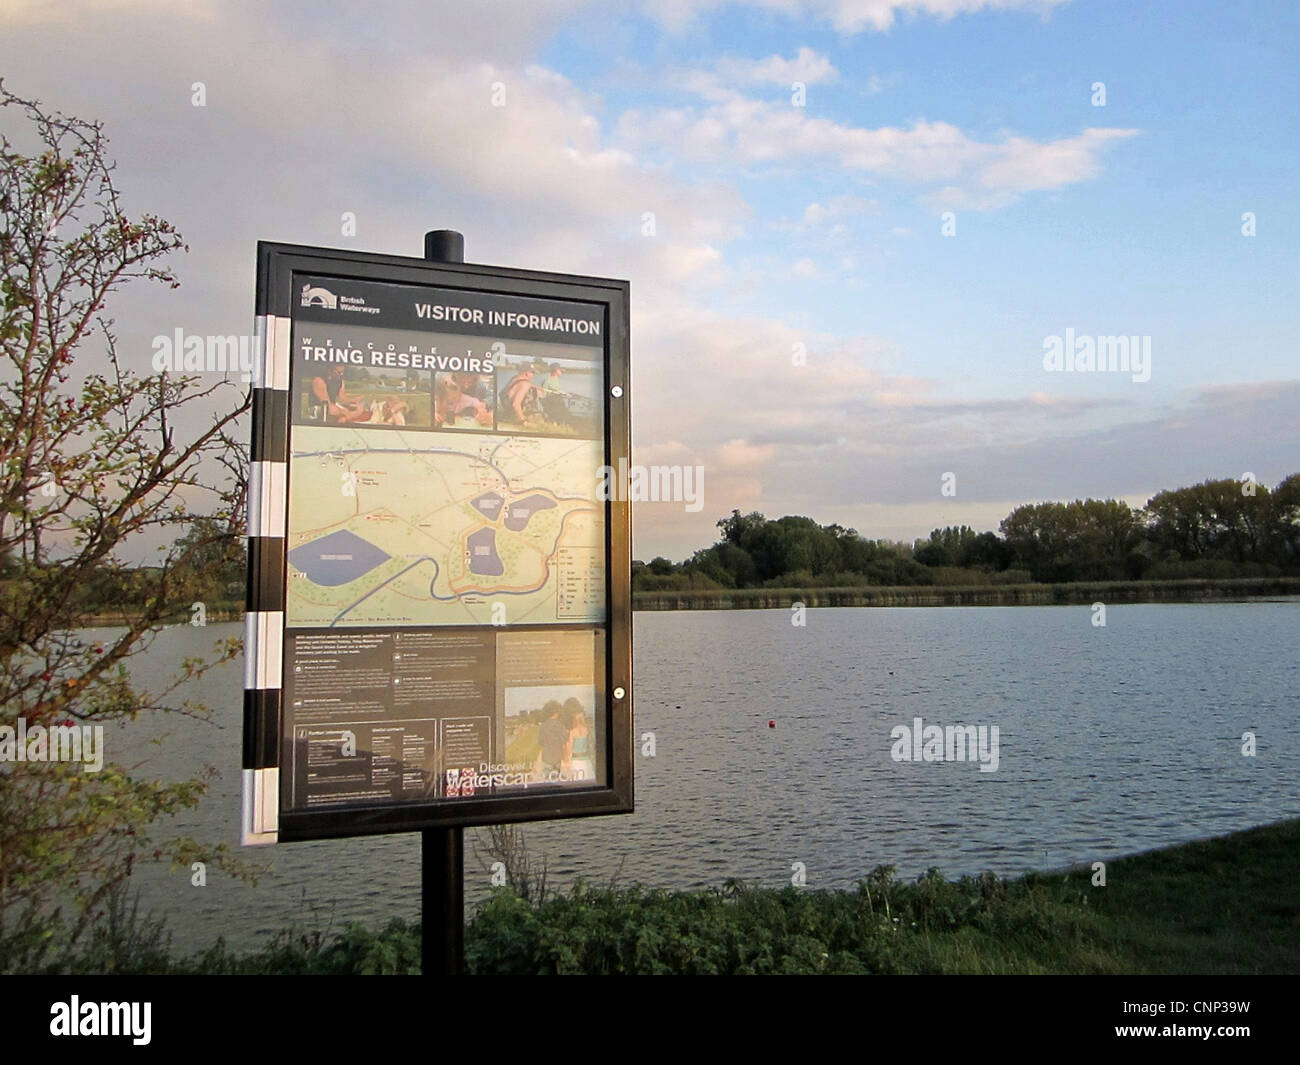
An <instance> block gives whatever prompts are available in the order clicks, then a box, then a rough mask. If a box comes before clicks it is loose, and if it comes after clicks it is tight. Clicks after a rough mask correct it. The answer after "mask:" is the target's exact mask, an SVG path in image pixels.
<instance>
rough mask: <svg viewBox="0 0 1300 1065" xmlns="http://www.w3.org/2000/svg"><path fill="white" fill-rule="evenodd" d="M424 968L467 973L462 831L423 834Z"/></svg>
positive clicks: (441, 249) (432, 234)
mask: <svg viewBox="0 0 1300 1065" xmlns="http://www.w3.org/2000/svg"><path fill="white" fill-rule="evenodd" d="M424 257H425V258H426V259H427V260H428V261H429V262H434V263H463V262H464V261H465V235H464V234H463V233H458V232H456V230H454V229H433V230H430V231H429V232H428V233H426V234H425V235H424ZM420 968H421V971H422V972H423V973H424V975H425V976H460V975H462V974H463V973H464V972H465V835H464V830H463V829H461V828H459V827H455V828H426V829H424V830H423V831H422V832H421V833H420Z"/></svg>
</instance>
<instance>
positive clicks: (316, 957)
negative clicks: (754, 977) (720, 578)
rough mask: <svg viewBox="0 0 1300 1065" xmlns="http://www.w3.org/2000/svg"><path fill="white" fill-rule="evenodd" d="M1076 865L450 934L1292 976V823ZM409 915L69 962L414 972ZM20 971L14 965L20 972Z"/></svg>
mask: <svg viewBox="0 0 1300 1065" xmlns="http://www.w3.org/2000/svg"><path fill="white" fill-rule="evenodd" d="M1092 876H1093V874H1092V870H1091V869H1090V868H1081V869H1077V870H1070V871H1067V872H1064V873H1053V874H1031V875H1029V876H1025V877H1020V878H1017V879H1014V880H1001V879H999V878H997V877H995V876H993V875H992V874H985V875H983V876H980V877H964V878H962V879H960V880H956V881H950V880H946V879H944V878H943V877H942V876H940V875H939V873H938V872H937V871H935V870H931V871H930V872H929V873H927V874H925V875H924V876H921V877H919V878H917V880H915V881H912V882H909V883H904V882H902V881H899V880H897V879H896V878H895V877H894V876H893V873H892V870H891V869H889V868H888V867H881V868H878V869H876V870H875V871H873V872H872V873H871V874H870V875H869V876H867V877H866V878H865V879H863V880H862V881H860V882H859V885H858V887H857V889H856V890H851V891H814V890H809V889H796V888H792V887H791V888H785V889H783V890H772V889H762V888H751V887H746V886H745V885H743V884H740V883H737V882H734V881H729V882H728V883H727V885H726V886H725V887H723V888H720V889H714V890H710V891H697V892H668V891H656V890H649V889H645V888H641V887H633V888H628V889H621V890H612V889H610V890H606V889H600V890H594V889H588V888H586V887H585V886H584V885H582V884H578V885H577V886H575V888H574V889H573V890H572V891H571V892H570V893H569V894H568V895H565V896H562V897H556V898H551V899H549V900H547V901H545V902H543V903H542V904H541V905H540V906H530V905H529V904H527V903H525V902H524V901H523V900H521V899H520V898H519V897H518V896H516V895H514V894H513V893H512V892H510V891H509V890H506V889H502V890H500V891H498V892H497V893H496V894H495V895H494V896H493V897H492V899H490V900H489V901H488V902H486V903H485V904H484V905H483V906H481V907H480V908H479V910H478V912H477V913H476V914H475V916H474V918H473V920H472V921H471V922H470V924H469V925H468V927H467V929H466V937H465V938H466V951H465V953H466V959H467V963H468V965H469V968H470V970H471V971H472V972H475V973H661V974H678V973H895V974H901V973H1082V974H1114V973H1188V974H1209V973H1298V972H1300V820H1294V821H1285V822H1282V823H1279V824H1276V825H1268V826H1265V827H1263V828H1257V829H1251V830H1249V831H1246V832H1239V833H1236V834H1234V835H1231V836H1225V837H1221V838H1218V839H1211V840H1205V841H1202V842H1197V843H1189V844H1185V845H1182V846H1177V847H1169V848H1165V849H1162V850H1157V851H1151V852H1148V853H1145V854H1138V855H1133V856H1131V857H1127V858H1120V859H1116V860H1114V861H1110V862H1107V864H1106V886H1105V887H1094V886H1093V885H1092V883H1091V881H1092ZM419 965H420V936H419V926H418V925H414V924H407V923H404V922H402V921H392V922H390V923H389V924H388V925H387V926H386V927H384V928H383V929H382V930H380V931H377V932H372V931H369V930H367V929H365V928H364V927H362V926H360V925H352V926H350V927H349V928H347V929H346V930H345V931H344V932H343V933H342V934H340V935H337V936H335V937H334V938H333V939H332V940H330V941H328V942H327V941H326V939H325V937H324V936H323V935H322V934H320V933H319V932H312V933H308V932H302V931H298V930H294V931H286V932H284V933H282V934H281V935H279V936H277V937H276V938H275V940H274V941H272V942H271V943H270V944H268V945H267V947H265V948H264V949H262V950H260V951H257V952H254V953H252V954H242V955H240V954H235V953H233V952H231V951H230V950H228V949H227V948H226V947H225V945H224V943H220V942H219V943H218V944H217V945H215V946H214V947H213V948H211V949H210V950H208V951H206V952H204V953H202V954H198V955H194V956H191V957H188V958H184V959H178V960H173V959H171V958H169V956H168V951H167V942H166V939H165V935H164V934H163V932H162V929H161V926H158V925H156V924H153V925H149V924H147V923H146V924H145V925H142V924H141V922H140V921H139V919H138V918H137V917H136V915H135V914H134V913H131V914H128V915H125V916H123V915H120V914H119V916H118V919H117V920H116V921H114V922H112V927H110V928H107V929H101V930H98V932H97V935H96V938H95V940H94V941H93V943H92V944H91V945H90V946H89V947H88V948H87V949H84V950H83V953H82V954H81V955H80V956H79V957H78V958H76V959H75V960H72V961H69V960H66V959H65V960H63V961H61V962H58V963H53V964H47V965H46V966H44V967H45V968H55V969H58V970H61V971H68V970H71V971H77V972H159V971H166V972H172V973H178V974H179V973H320V974H353V973H356V974H365V973H381V974H382V973H414V972H418V970H419ZM0 969H5V970H8V971H15V970H16V969H20V967H16V966H15V965H14V959H13V958H10V959H8V963H7V964H6V963H5V960H4V959H0ZM20 971H30V967H29V968H28V969H26V970H21V969H20Z"/></svg>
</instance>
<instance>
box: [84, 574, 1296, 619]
mask: <svg viewBox="0 0 1300 1065" xmlns="http://www.w3.org/2000/svg"><path fill="white" fill-rule="evenodd" d="M1294 598H1300V577H1239V578H1229V579H1225V580H1207V579H1190V580H1172V581H1079V582H1072V583H1066V584H969V585H944V586H937V585H892V586H885V585H872V586H866V587H861V588H853V587H847V588H846V587H832V588H707V589H701V588H693V589H682V590H678V591H644V590H642V591H635V592H633V593H632V609H633V610H638V611H663V610H788V609H790V608H791V607H793V606H795V605H796V604H801V605H803V606H804V607H817V608H822V607H948V606H1091V605H1092V604H1093V603H1104V604H1106V605H1107V606H1110V605H1112V604H1123V603H1267V602H1287V601H1289V600H1291V599H1294ZM243 618H244V609H243V606H242V605H241V604H238V603H231V602H223V603H213V604H210V605H208V607H207V611H206V616H205V622H206V623H209V624H218V623H220V622H230V621H242V620H243ZM131 620H132V619H131V615H129V614H127V613H124V612H122V611H102V612H100V613H97V614H96V615H94V617H93V618H91V619H88V620H87V621H86V622H85V623H84V624H85V626H86V627H90V628H112V627H120V626H123V625H127V624H129V623H130V621H131ZM190 621H191V615H190V613H189V608H187V609H186V610H185V611H184V612H178V613H177V614H176V616H175V618H173V619H171V620H170V621H169V622H167V623H166V624H169V625H187V624H190Z"/></svg>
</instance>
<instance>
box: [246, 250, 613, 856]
mask: <svg viewBox="0 0 1300 1065" xmlns="http://www.w3.org/2000/svg"><path fill="white" fill-rule="evenodd" d="M300 275H310V276H311V277H312V278H329V279H333V280H336V281H337V282H339V283H340V284H342V285H346V284H347V282H349V281H357V282H377V283H381V284H383V283H388V284H402V285H420V286H434V287H436V288H439V289H452V290H462V291H464V292H466V293H467V294H474V293H479V294H488V295H492V296H504V297H520V298H525V299H526V298H529V297H532V298H540V299H550V300H564V301H567V302H579V303H586V304H590V305H592V309H593V312H594V313H598V314H601V315H603V321H604V346H603V352H604V371H605V389H604V405H603V409H604V427H605V439H604V454H605V458H604V461H605V464H606V466H608V467H610V468H612V469H615V470H619V469H626V468H629V467H630V464H631V412H630V396H629V394H628V393H629V385H630V315H629V299H630V285H629V283H628V282H627V281H622V280H614V279H611V278H601V277H586V276H581V275H572V274H559V273H550V272H543V271H537V270H520V269H513V268H508V267H497V266H486V265H481V264H470V263H448V262H430V261H427V260H424V259H415V258H409V257H405V256H394V255H381V254H375V253H367V252H355V251H351V250H348V249H341V248H321V247H310V246H304V245H294V244H282V243H276V242H268V241H259V242H258V246H257V294H256V312H255V313H256V326H257V328H256V332H257V340H258V352H257V354H256V355H255V358H254V377H253V406H252V447H251V454H250V460H251V467H250V477H249V497H248V514H249V522H248V525H249V527H248V533H249V539H248V550H249V570H248V589H247V615H246V622H245V656H246V661H245V694H244V750H243V767H244V771H243V810H242V816H241V824H242V833H241V838H242V841H243V842H244V843H245V844H249V845H251V844H264V843H275V842H291V841H296V840H309V839H331V838H344V837H350V836H363V835H376V834H383V833H394V832H410V831H417V830H424V829H431V828H450V827H464V826H474V825H492V824H504V823H512V822H523V821H541V820H554V819H561V818H571V817H584V816H595V815H603V814H619V813H631V812H632V811H633V809H634V801H633V794H634V789H633V777H634V760H635V754H634V749H633V709H632V698H633V687H632V679H633V678H632V587H631V562H632V551H631V548H632V534H631V514H630V510H631V506H630V503H629V502H628V501H627V500H626V499H624V498H621V496H622V495H623V494H625V493H616V496H617V497H616V498H613V499H610V500H609V501H607V502H606V503H605V525H604V527H605V594H606V601H605V606H606V612H605V615H606V620H605V624H604V627H605V641H604V642H605V677H604V682H605V689H606V690H605V699H604V707H605V714H606V719H605V728H604V729H603V730H602V732H603V736H604V741H605V752H604V753H605V765H606V766H607V775H606V782H605V784H604V785H602V786H592V787H583V788H581V789H580V790H569V789H550V788H544V787H539V788H536V789H535V790H530V791H528V792H526V793H512V794H507V795H495V796H488V797H481V798H480V797H477V796H476V797H473V798H468V797H461V798H456V799H448V798H438V799H433V800H427V801H423V802H404V803H376V804H373V805H361V804H357V805H347V806H339V807H326V808H321V809H312V810H301V809H298V810H282V809H281V808H280V802H279V795H280V779H279V777H280V767H281V766H282V765H284V764H285V762H284V756H285V754H286V750H285V747H286V744H285V738H284V736H283V711H282V703H283V690H284V678H283V668H284V646H285V640H286V634H285V613H284V610H285V602H286V596H287V587H286V582H287V580H288V571H289V567H288V564H287V559H286V551H287V538H286V532H287V524H286V523H287V495H288V493H287V464H288V458H289V431H290V421H291V418H290V394H289V365H290V355H291V353H290V337H291V334H292V328H293V322H294V320H295V311H296V310H297V306H298V303H299V301H298V300H297V299H296V297H297V295H298V292H299V288H300V285H299V283H298V281H297V280H296V279H297V278H298V277H299V276H300ZM507 628H508V626H507ZM620 693H621V694H620Z"/></svg>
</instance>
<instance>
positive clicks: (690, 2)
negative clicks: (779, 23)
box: [646, 0, 1069, 36]
mask: <svg viewBox="0 0 1300 1065" xmlns="http://www.w3.org/2000/svg"><path fill="white" fill-rule="evenodd" d="M1066 3H1069V0H647V3H646V10H647V13H648V14H649V15H650V16H651V17H652V18H655V19H658V20H659V22H660V23H661V24H662V25H665V26H668V27H670V28H672V29H683V28H685V27H686V26H687V25H689V24H690V23H691V22H692V21H693V20H694V19H695V18H696V17H698V16H699V15H702V14H706V13H709V12H712V11H716V10H718V9H720V8H722V7H728V6H735V7H739V6H742V4H743V5H744V6H749V7H755V8H759V9H761V10H765V11H773V12H777V13H780V14H784V15H787V16H789V17H791V18H798V19H816V20H819V21H823V22H829V23H830V24H831V25H832V26H834V27H835V29H836V30H837V31H838V32H839V33H841V34H843V35H845V36H851V35H854V34H858V33H863V32H866V31H873V32H876V33H885V32H888V31H889V30H891V29H892V28H893V27H894V26H895V24H896V23H897V22H898V17H899V15H900V14H901V15H904V16H916V15H929V16H932V17H934V18H938V19H940V20H942V21H947V20H948V19H951V18H955V17H956V16H957V15H970V14H976V13H978V12H982V11H1020V12H1025V13H1027V14H1038V15H1046V14H1047V13H1049V12H1050V11H1051V10H1052V9H1053V8H1056V7H1060V6H1061V5H1062V4H1066Z"/></svg>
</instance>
